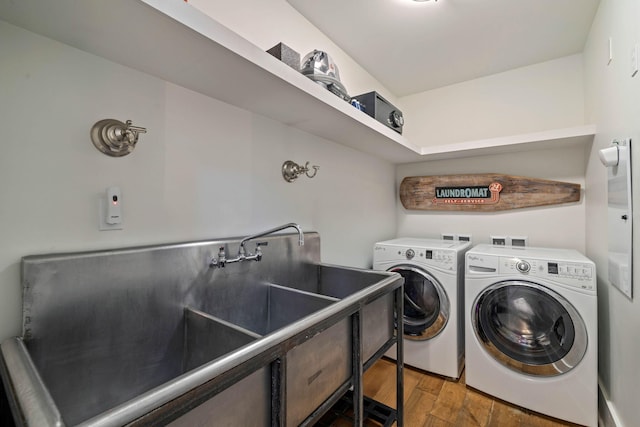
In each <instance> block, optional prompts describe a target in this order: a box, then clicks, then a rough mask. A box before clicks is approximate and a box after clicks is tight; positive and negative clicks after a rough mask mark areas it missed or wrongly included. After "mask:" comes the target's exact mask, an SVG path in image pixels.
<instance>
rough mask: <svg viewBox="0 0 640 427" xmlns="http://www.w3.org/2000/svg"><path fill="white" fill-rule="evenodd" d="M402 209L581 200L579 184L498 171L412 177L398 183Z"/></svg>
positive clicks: (482, 207)
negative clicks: (504, 173)
mask: <svg viewBox="0 0 640 427" xmlns="http://www.w3.org/2000/svg"><path fill="white" fill-rule="evenodd" d="M400 201H401V202H402V206H404V207H405V209H415V210H440V211H479V212H491V211H502V210H508V209H520V208H529V207H533V206H546V205H557V204H561V203H570V202H578V201H580V184H573V183H570V182H561V181H550V180H547V179H538V178H528V177H524V176H515V175H503V174H498V173H486V174H473V175H437V176H411V177H407V178H405V179H403V180H402V183H401V184H400Z"/></svg>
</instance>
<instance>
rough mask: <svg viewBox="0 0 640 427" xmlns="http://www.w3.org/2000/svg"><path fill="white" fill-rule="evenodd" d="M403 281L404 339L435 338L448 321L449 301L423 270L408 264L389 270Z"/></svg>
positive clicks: (435, 281) (431, 277) (435, 282)
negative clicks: (397, 274) (398, 275)
mask: <svg viewBox="0 0 640 427" xmlns="http://www.w3.org/2000/svg"><path fill="white" fill-rule="evenodd" d="M389 271H392V272H394V273H399V274H400V275H401V276H402V277H403V278H404V317H403V320H404V336H405V338H407V339H412V340H420V341H422V340H428V339H431V338H433V337H435V336H436V335H438V334H439V333H440V332H441V331H442V330H443V329H444V327H445V325H446V324H447V320H448V319H449V299H448V298H447V294H446V293H445V291H444V289H443V288H442V285H440V283H439V282H438V281H437V280H436V279H435V278H434V277H433V276H431V275H430V274H429V273H427V272H426V271H424V270H422V269H420V268H416V267H413V266H408V265H400V266H396V267H393V268H391V269H389Z"/></svg>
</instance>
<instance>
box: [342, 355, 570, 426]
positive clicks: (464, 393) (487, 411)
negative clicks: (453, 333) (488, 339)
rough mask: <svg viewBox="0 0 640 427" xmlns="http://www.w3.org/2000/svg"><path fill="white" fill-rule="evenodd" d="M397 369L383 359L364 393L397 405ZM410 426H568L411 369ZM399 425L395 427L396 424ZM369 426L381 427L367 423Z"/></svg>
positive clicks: (407, 388)
mask: <svg viewBox="0 0 640 427" xmlns="http://www.w3.org/2000/svg"><path fill="white" fill-rule="evenodd" d="M395 372H396V367H395V364H394V362H392V361H389V360H386V359H381V360H379V361H378V362H376V363H375V364H374V365H373V366H372V367H371V368H369V369H368V370H367V371H366V372H365V374H364V394H365V396H368V397H370V398H372V399H374V400H377V401H378V402H380V403H384V404H385V405H388V406H391V407H394V408H395V406H396V392H395V390H396V384H395ZM404 372H405V374H404V398H405V418H404V420H405V426H406V427H451V426H455V427H466V426H481V427H485V426H487V427H560V426H564V427H566V426H572V427H576V426H577V425H576V424H571V423H565V422H562V421H559V420H556V419H551V418H548V417H545V416H543V415H539V414H534V413H531V412H529V411H526V410H524V409H522V408H518V407H516V406H513V405H510V404H508V403H505V402H503V401H500V400H497V399H493V398H492V397H491V396H488V395H486V394H483V393H480V392H478V391H476V390H473V389H471V388H468V387H466V386H465V382H464V372H463V374H462V377H461V378H460V380H459V381H457V382H456V381H452V380H448V379H444V378H442V377H439V376H436V375H430V374H427V373H424V372H422V371H418V370H415V369H411V368H405V370H404ZM351 425H352V423H351V422H350V421H349V420H346V419H342V420H336V421H334V422H333V423H332V424H331V427H347V426H351ZM394 425H395V424H394ZM365 426H367V427H374V426H376V427H377V426H380V424H378V423H376V422H374V421H367V422H366V423H365Z"/></svg>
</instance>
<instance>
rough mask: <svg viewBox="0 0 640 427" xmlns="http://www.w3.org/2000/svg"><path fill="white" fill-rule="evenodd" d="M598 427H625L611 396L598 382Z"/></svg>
mask: <svg viewBox="0 0 640 427" xmlns="http://www.w3.org/2000/svg"><path fill="white" fill-rule="evenodd" d="M598 426H600V427H624V426H623V425H622V422H621V421H620V418H619V417H618V414H617V413H616V410H615V407H614V405H613V403H612V402H611V400H609V396H608V395H607V393H606V392H605V391H604V390H603V388H602V385H601V384H600V381H598Z"/></svg>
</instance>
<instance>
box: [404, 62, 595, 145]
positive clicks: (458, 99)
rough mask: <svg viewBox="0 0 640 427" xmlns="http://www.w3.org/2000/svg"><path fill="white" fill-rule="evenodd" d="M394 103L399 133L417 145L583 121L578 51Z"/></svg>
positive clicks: (513, 133) (514, 133)
mask: <svg viewBox="0 0 640 427" xmlns="http://www.w3.org/2000/svg"><path fill="white" fill-rule="evenodd" d="M400 102H401V106H402V107H403V108H404V110H403V112H404V113H405V116H406V125H405V127H404V135H405V136H406V137H407V138H408V139H409V140H410V141H411V142H412V143H414V144H416V145H418V146H423V147H426V146H432V145H444V144H449V143H455V142H464V141H475V140H479V139H487V138H496V137H503V136H509V135H518V134H525V133H531V132H541V131H546V130H552V129H559V128H569V127H575V126H579V125H583V124H585V119H584V96H583V82H582V56H581V55H572V56H568V57H565V58H561V59H556V60H554V61H549V62H544V63H541V64H536V65H532V66H529V67H523V68H518V69H516V70H511V71H507V72H504V73H499V74H494V75H492V76H488V77H483V78H479V79H475V80H469V81H467V82H463V83H459V84H455V85H451V86H446V87H443V88H439V89H434V90H430V91H426V92H421V93H417V94H414V95H410V96H405V97H402V98H400Z"/></svg>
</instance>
